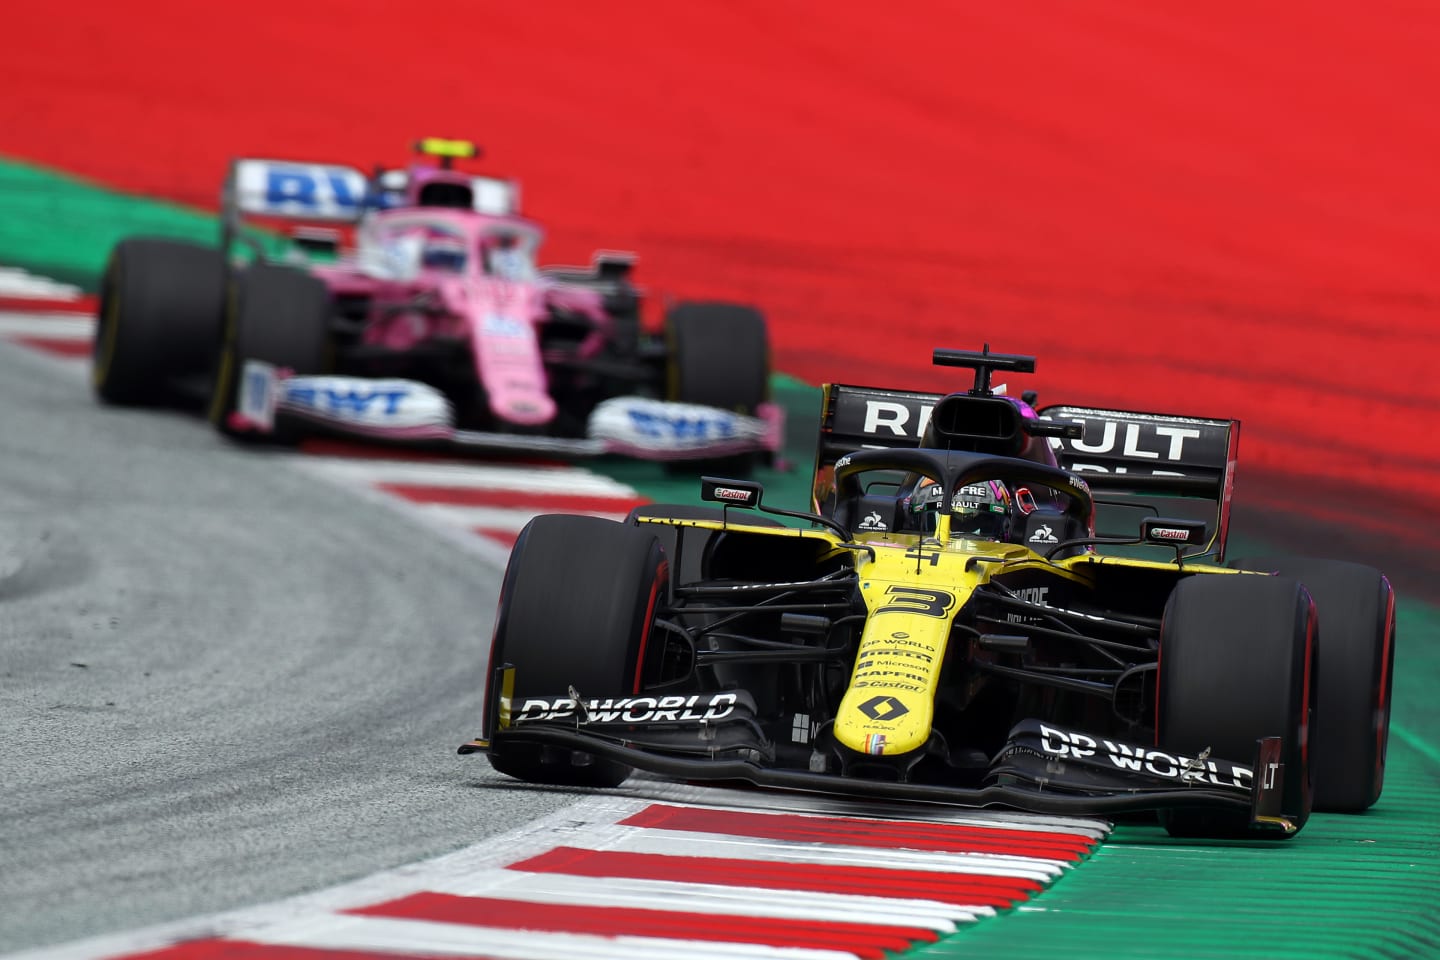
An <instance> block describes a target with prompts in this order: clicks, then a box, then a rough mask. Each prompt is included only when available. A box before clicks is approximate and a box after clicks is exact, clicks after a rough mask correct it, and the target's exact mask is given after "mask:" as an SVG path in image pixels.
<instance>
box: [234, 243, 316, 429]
mask: <svg viewBox="0 0 1440 960" xmlns="http://www.w3.org/2000/svg"><path fill="white" fill-rule="evenodd" d="M227 307H228V308H227V310H226V327H225V337H224V340H223V342H221V344H220V353H219V357H218V359H217V360H216V364H215V367H216V369H215V377H214V382H213V384H212V385H211V394H210V422H211V423H212V424H214V426H215V428H216V429H217V430H219V431H220V432H221V433H224V434H226V435H228V436H231V437H234V438H236V439H247V438H251V437H253V436H254V434H251V433H249V432H247V431H245V430H244V429H243V428H241V427H240V425H238V424H237V423H236V422H235V419H234V414H235V411H236V408H237V407H238V405H239V401H240V390H241V380H242V375H243V373H244V368H245V362H246V361H247V360H263V361H265V362H266V363H270V364H273V365H274V366H276V367H278V368H283V369H286V370H289V371H290V372H291V373H293V374H299V375H302V376H304V375H313V374H319V373H325V372H326V371H327V370H328V369H329V367H330V355H331V345H330V333H329V327H330V313H331V305H330V292H329V290H328V289H327V288H326V287H325V284H324V283H322V282H321V281H320V280H319V279H317V278H316V277H314V276H312V275H310V274H308V273H305V272H304V271H302V270H297V269H295V268H294V267H287V266H277V265H274V264H267V263H257V264H254V265H253V266H251V267H249V268H248V269H246V270H245V271H244V272H243V273H241V274H239V275H238V276H237V277H236V279H235V282H234V284H233V285H232V287H231V296H230V302H229V304H228V305H227Z"/></svg>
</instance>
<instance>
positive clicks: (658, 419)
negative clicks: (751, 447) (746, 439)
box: [626, 410, 735, 440]
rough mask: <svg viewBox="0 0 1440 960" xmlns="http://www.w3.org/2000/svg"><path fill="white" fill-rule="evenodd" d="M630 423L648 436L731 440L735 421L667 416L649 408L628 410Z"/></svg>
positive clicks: (716, 418)
mask: <svg viewBox="0 0 1440 960" xmlns="http://www.w3.org/2000/svg"><path fill="white" fill-rule="evenodd" d="M626 413H628V414H629V415H630V423H631V424H633V425H634V427H635V429H636V431H638V432H639V433H640V434H642V435H644V436H647V437H657V438H662V439H667V440H669V439H674V440H729V439H731V438H732V437H734V436H735V422H734V421H733V420H730V419H729V418H726V417H685V416H666V415H665V414H661V413H651V412H649V411H648V410H627V411H626Z"/></svg>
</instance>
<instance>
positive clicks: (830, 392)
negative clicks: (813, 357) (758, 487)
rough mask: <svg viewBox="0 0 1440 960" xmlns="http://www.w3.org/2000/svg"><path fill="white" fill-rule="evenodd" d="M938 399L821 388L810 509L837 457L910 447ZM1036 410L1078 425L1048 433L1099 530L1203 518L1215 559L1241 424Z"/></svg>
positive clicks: (1220, 551)
mask: <svg viewBox="0 0 1440 960" xmlns="http://www.w3.org/2000/svg"><path fill="white" fill-rule="evenodd" d="M944 396H945V394H939V393H920V392H916V391H910V390H886V389H882V388H879V387H862V386H853V385H849V384H839V383H835V384H825V386H824V388H823V389H822V393H821V397H822V399H821V411H820V430H819V436H818V438H817V442H816V449H815V474H814V486H813V491H812V500H813V504H812V506H813V507H814V508H815V509H817V510H818V509H820V507H821V505H822V503H823V500H824V498H825V497H826V496H827V495H828V493H829V491H830V489H831V488H832V487H831V484H832V482H833V477H834V467H835V461H837V460H839V459H840V458H841V457H843V456H845V454H847V453H853V452H854V451H856V450H862V449H867V448H895V447H918V446H919V445H920V439H921V437H922V436H923V435H924V432H925V428H926V426H927V425H928V424H929V422H930V417H931V414H932V413H933V411H934V409H935V405H936V404H937V403H938V402H939V401H940V400H941V399H943V398H944ZM1038 413H1039V417H1040V420H1041V421H1053V422H1057V423H1077V424H1079V425H1080V426H1081V427H1082V428H1083V436H1081V437H1062V436H1049V437H1047V439H1048V441H1049V443H1050V446H1051V448H1052V449H1053V450H1054V451H1055V458H1056V460H1057V462H1058V463H1059V465H1060V466H1061V467H1062V468H1064V469H1067V470H1070V471H1073V472H1075V473H1078V474H1081V475H1082V476H1084V478H1085V479H1086V480H1087V481H1088V482H1089V485H1090V488H1091V490H1092V491H1093V492H1094V495H1095V500H1096V504H1097V515H1098V519H1099V520H1100V521H1101V522H1102V526H1103V521H1105V520H1106V519H1107V515H1108V516H1115V515H1117V514H1120V513H1129V514H1131V515H1133V512H1134V511H1141V510H1145V511H1150V512H1153V513H1157V514H1159V515H1162V516H1169V517H1180V518H1186V519H1204V520H1205V522H1206V526H1207V529H1208V530H1209V531H1210V542H1209V543H1208V544H1207V546H1206V550H1207V551H1212V550H1213V551H1214V553H1215V555H1216V559H1217V560H1221V561H1223V560H1224V558H1225V542H1226V537H1227V534H1228V530H1229V523H1230V497H1231V493H1232V491H1233V489H1234V474H1235V459H1236V450H1237V446H1238V444H1239V440H1240V421H1238V420H1216V419H1206V418H1200V417H1181V416H1171V415H1167V414H1154V413H1140V412H1136V411H1128V410H1102V409H1097V408H1090V407H1077V406H1068V405H1056V406H1050V407H1045V408H1044V409H1042V410H1040V411H1038ZM1049 432H1050V431H1047V433H1049ZM1161 504H1163V508H1162V506H1161ZM1197 513H1199V514H1200V515H1201V516H1199V517H1196V516H1195V515H1196V514H1197Z"/></svg>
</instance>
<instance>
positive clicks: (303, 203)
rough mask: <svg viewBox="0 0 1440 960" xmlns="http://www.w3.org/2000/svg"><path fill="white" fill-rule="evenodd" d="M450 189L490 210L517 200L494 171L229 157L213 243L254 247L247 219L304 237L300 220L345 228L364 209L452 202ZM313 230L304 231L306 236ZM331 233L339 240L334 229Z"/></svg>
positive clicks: (509, 209) (506, 211) (509, 210)
mask: <svg viewBox="0 0 1440 960" xmlns="http://www.w3.org/2000/svg"><path fill="white" fill-rule="evenodd" d="M435 191H442V192H443V193H434V196H435V197H436V198H437V199H435V200H433V201H432V200H431V199H430V198H429V197H427V192H435ZM457 197H459V198H460V201H459V205H461V206H465V205H468V206H469V207H470V208H471V209H473V210H475V211H476V212H477V213H485V214H491V215H494V216H506V215H510V214H515V213H518V212H519V208H520V186H519V184H518V183H516V182H515V181H513V180H507V179H503V178H500V177H482V176H475V175H473V174H468V173H467V174H462V173H459V172H458V171H453V170H450V169H449V168H444V169H434V168H427V167H421V168H415V169H412V170H386V171H377V172H376V174H375V175H374V176H369V175H367V174H365V173H364V172H362V171H361V170H359V169H357V168H355V167H349V166H344V165H342V164H331V163H304V162H301V161H296V160H274V159H261V158H254V157H244V158H240V159H237V160H233V161H231V163H230V169H229V171H228V173H227V174H226V177H225V183H224V186H223V187H222V188H221V193H220V210H221V222H220V230H221V236H220V243H221V247H222V248H223V249H224V250H225V251H226V253H227V254H228V253H229V252H230V250H231V247H232V246H233V245H234V244H235V243H236V242H245V243H247V245H249V246H250V247H252V249H253V250H254V252H255V253H256V254H257V255H259V254H260V253H261V252H262V250H261V244H260V242H259V241H258V239H257V238H256V237H254V236H250V235H248V234H246V233H245V231H244V228H245V226H246V225H247V223H249V222H251V221H260V222H262V223H268V224H270V225H275V224H277V223H285V224H287V225H289V226H291V228H292V229H291V232H292V233H294V234H295V235H296V236H297V237H300V238H301V239H304V237H305V235H307V231H306V230H305V229H304V227H305V226H311V227H313V226H315V225H322V226H323V225H329V226H330V227H338V228H345V227H349V226H353V225H354V224H356V223H358V222H359V220H360V218H361V217H362V216H363V215H364V214H365V213H366V212H367V211H370V210H380V209H385V208H389V207H397V206H454V205H456V203H455V199H456V198H457ZM441 201H443V202H441ZM295 225H300V226H301V229H299V230H296V229H294V227H295ZM318 232H320V231H315V230H310V231H308V235H309V236H310V237H311V238H312V239H313V238H314V237H315V236H316V234H317V233H318ZM333 233H334V237H335V238H336V239H337V240H338V237H339V232H338V231H333ZM302 246H303V244H302Z"/></svg>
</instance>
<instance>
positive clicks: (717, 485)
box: [700, 477, 765, 510]
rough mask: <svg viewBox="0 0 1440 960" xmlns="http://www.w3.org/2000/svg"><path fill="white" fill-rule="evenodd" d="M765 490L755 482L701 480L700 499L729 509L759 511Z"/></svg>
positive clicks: (709, 478) (702, 478)
mask: <svg viewBox="0 0 1440 960" xmlns="http://www.w3.org/2000/svg"><path fill="white" fill-rule="evenodd" d="M764 493H765V488H764V487H763V486H762V485H761V484H758V483H756V482H754V481H753V480H725V479H723V478H721V477H701V478H700V499H701V500H708V501H710V502H711V503H720V504H724V505H725V506H727V507H749V508H750V509H752V510H755V509H759V507H760V498H761V497H762V496H763V495H764Z"/></svg>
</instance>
